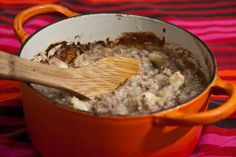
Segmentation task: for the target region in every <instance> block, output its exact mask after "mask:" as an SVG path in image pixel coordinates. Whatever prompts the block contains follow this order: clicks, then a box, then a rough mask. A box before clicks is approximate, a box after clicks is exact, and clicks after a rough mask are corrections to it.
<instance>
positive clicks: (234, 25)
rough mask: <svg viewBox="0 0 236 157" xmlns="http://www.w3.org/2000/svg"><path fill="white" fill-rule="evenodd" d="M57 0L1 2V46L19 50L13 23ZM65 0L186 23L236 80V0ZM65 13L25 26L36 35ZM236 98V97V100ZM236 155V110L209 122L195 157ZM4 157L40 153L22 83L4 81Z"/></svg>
mask: <svg viewBox="0 0 236 157" xmlns="http://www.w3.org/2000/svg"><path fill="white" fill-rule="evenodd" d="M55 1H56V0H48V1H41V0H31V1H30V0H28V1H25V2H23V1H18V0H12V1H10V0H0V50H3V51H7V52H9V53H12V54H17V53H18V51H19V48H20V43H19V41H18V40H17V38H16V36H15V35H14V32H13V28H12V24H13V19H14V17H15V15H16V14H17V13H18V12H20V11H21V10H23V9H25V8H27V7H29V6H31V5H34V4H39V3H40V4H41V3H49V2H50V3H51V2H55ZM58 3H59V4H61V5H63V6H65V7H68V8H70V9H72V10H74V11H77V12H79V13H81V14H90V13H100V12H117V13H127V14H138V15H143V16H148V17H152V18H157V19H161V20H164V21H168V22H171V23H174V24H176V25H178V26H181V27H183V28H185V29H187V30H189V31H190V32H192V33H194V34H195V35H197V36H198V37H199V38H201V39H202V40H203V41H204V42H205V43H206V44H207V45H208V47H209V48H210V49H211V50H212V52H213V54H214V56H215V57H216V60H217V63H218V69H220V75H221V76H222V78H223V79H225V80H230V81H233V82H235V83H236V1H235V0H231V1H230V0H228V1H226V0H218V1H215V0H192V1H189V0H176V1H174V0H173V1H171V0H149V1H145V0H138V1H134V0H133V1H125V0H122V1H118V0H113V2H112V0H106V2H105V1H102V2H101V1H99V0H87V1H85V0H84V1H79V0H78V1H75V0H69V1H65V0H61V1H59V2H58ZM61 18H63V17H61V16H59V15H57V14H55V15H47V16H46V15H45V16H38V17H37V18H34V19H32V20H30V21H29V22H28V23H27V24H26V25H25V29H26V31H27V32H28V33H33V32H34V31H36V30H38V29H39V28H41V27H42V26H45V25H47V24H49V23H52V22H54V21H57V20H58V19H61ZM226 99H227V97H226V96H214V97H212V101H211V102H210V107H209V108H214V107H217V106H218V105H221V104H222V103H223V102H224V101H225V100H226ZM235 101H236V100H235ZM198 156H204V157H209V156H211V157H216V156H221V157H226V156H232V157H235V156H236V113H235V114H233V115H231V116H230V117H229V118H227V119H225V120H222V121H220V122H217V123H214V124H211V125H208V126H205V127H204V129H203V132H202V135H201V139H200V141H199V144H198V146H197V147H196V149H195V151H194V152H193V153H192V155H191V157H198ZM0 157H40V155H39V153H38V152H37V151H36V150H35V149H34V147H33V145H32V144H31V142H30V139H29V137H28V134H27V131H26V128H25V122H24V113H23V109H22V104H21V96H20V93H19V88H18V84H17V82H14V81H7V80H1V81H0Z"/></svg>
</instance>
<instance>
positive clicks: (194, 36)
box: [17, 13, 217, 119]
mask: <svg viewBox="0 0 236 157" xmlns="http://www.w3.org/2000/svg"><path fill="white" fill-rule="evenodd" d="M107 15H109V16H117V17H120V18H122V17H124V16H131V17H134V18H141V19H145V20H150V21H154V22H161V23H164V24H168V25H171V26H173V27H176V28H178V29H181V30H183V31H184V32H186V33H188V34H190V35H191V36H192V37H193V38H194V39H196V40H197V41H198V42H200V43H201V44H202V45H203V46H204V48H206V50H207V52H208V54H209V55H210V58H211V60H212V64H213V70H212V75H211V78H210V80H209V82H208V83H207V84H206V85H205V86H204V88H203V89H202V90H200V91H199V92H198V93H197V94H196V95H195V96H194V97H192V98H191V99H189V100H187V101H186V102H184V103H182V104H178V105H175V106H172V107H169V108H166V109H164V110H161V111H153V112H148V113H143V114H137V115H130V114H126V115H108V114H94V113H92V112H89V111H83V110H79V109H74V108H71V107H67V106H65V105H62V104H60V103H57V102H54V101H52V100H50V99H49V98H47V97H46V96H44V95H43V94H41V93H40V92H38V91H37V90H36V89H34V88H33V87H32V86H31V85H30V83H26V85H27V86H29V87H30V88H31V89H32V90H33V91H35V92H36V93H37V94H38V95H40V96H41V97H43V98H44V99H45V100H47V101H48V102H51V103H53V105H55V106H58V107H59V108H61V109H64V110H67V111H72V112H74V113H75V114H78V113H82V114H84V115H89V116H98V117H104V118H105V117H114V118H122V119H123V118H127V117H133V118H135V117H136V118H138V117H146V116H152V115H157V114H160V113H166V112H170V111H172V110H174V109H177V108H178V109H180V108H182V107H185V106H187V105H189V104H190V102H191V101H193V100H195V99H197V98H198V97H199V96H201V95H203V94H204V93H205V91H206V90H207V89H208V88H210V87H211V85H212V84H213V83H214V81H215V80H216V78H217V77H216V76H217V64H216V61H215V58H214V56H213V53H212V52H211V50H210V49H209V48H208V46H207V45H206V44H205V43H204V42H203V41H202V40H201V39H200V38H199V37H197V36H196V35H195V34H193V33H191V32H189V31H188V30H186V29H184V28H182V27H180V26H177V25H175V24H172V23H169V22H166V21H162V20H159V19H155V18H150V17H145V16H140V15H133V14H123V13H122V14H121V13H95V14H85V15H78V16H73V17H67V18H65V19H60V20H58V21H56V22H53V23H50V24H48V25H46V26H43V27H42V28H40V29H38V30H37V31H35V32H34V33H32V34H31V35H30V36H29V37H28V38H27V39H26V40H25V41H24V42H23V43H22V44H21V47H20V50H19V51H18V54H17V55H18V56H21V52H22V50H23V48H24V46H25V45H26V44H27V42H28V41H29V40H30V39H31V38H32V37H33V36H35V35H36V34H37V33H38V32H40V31H42V30H44V29H46V28H47V27H49V26H53V25H54V24H58V23H60V22H64V21H66V20H70V19H71V18H83V17H86V16H107Z"/></svg>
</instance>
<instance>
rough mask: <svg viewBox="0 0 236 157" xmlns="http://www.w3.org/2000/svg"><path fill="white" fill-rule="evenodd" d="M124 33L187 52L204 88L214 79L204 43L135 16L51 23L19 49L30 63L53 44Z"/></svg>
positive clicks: (88, 17)
mask: <svg viewBox="0 0 236 157" xmlns="http://www.w3.org/2000/svg"><path fill="white" fill-rule="evenodd" d="M124 32H153V33H154V34H156V35H157V36H158V37H160V38H165V41H166V42H167V43H174V44H173V45H175V46H178V47H182V48H184V49H186V50H188V51H190V52H191V53H192V54H193V56H194V57H195V59H196V60H198V61H199V64H200V69H201V71H202V72H203V73H204V75H205V79H206V81H207V85H209V84H210V83H211V82H212V81H213V79H214V77H215V61H214V58H213V56H212V54H211V52H210V51H209V49H208V48H207V47H206V45H204V43H203V42H202V41H201V40H199V39H198V38H197V37H196V36H194V35H192V34H191V33H189V32H187V31H185V30H183V29H181V28H179V27H176V26H174V25H172V24H169V23H166V22H163V21H159V20H155V19H151V18H147V17H141V16H136V15H126V14H91V15H83V16H77V17H72V18H68V19H65V20H61V21H58V22H56V23H53V24H51V25H49V26H47V27H45V28H43V29H41V30H39V31H37V32H36V33H35V34H33V35H32V36H31V37H30V38H29V39H28V40H27V41H26V42H25V43H24V45H23V46H22V48H21V53H20V56H21V57H23V58H27V59H32V58H33V56H35V55H36V54H38V53H39V52H42V51H45V50H46V49H47V48H48V46H49V45H50V44H52V43H56V42H60V41H65V40H66V41H74V40H75V37H76V40H79V41H80V43H82V44H83V43H88V42H93V41H98V40H105V39H106V38H108V37H109V38H110V39H111V40H112V39H115V38H117V37H119V36H120V35H121V34H122V33H124Z"/></svg>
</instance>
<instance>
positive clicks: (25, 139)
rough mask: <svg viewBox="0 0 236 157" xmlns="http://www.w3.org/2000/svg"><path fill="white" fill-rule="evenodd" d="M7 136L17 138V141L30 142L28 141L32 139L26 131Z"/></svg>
mask: <svg viewBox="0 0 236 157" xmlns="http://www.w3.org/2000/svg"><path fill="white" fill-rule="evenodd" d="M7 138H8V139H13V140H16V141H18V142H28V143H30V142H31V140H30V138H29V135H28V133H26V132H23V133H17V134H14V135H11V136H8V137H7Z"/></svg>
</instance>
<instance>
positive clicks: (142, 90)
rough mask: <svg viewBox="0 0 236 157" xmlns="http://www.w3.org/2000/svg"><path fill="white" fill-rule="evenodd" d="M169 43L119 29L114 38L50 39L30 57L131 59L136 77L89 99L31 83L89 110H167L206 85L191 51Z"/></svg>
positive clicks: (49, 60) (76, 64) (72, 63)
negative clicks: (136, 63) (120, 32)
mask: <svg viewBox="0 0 236 157" xmlns="http://www.w3.org/2000/svg"><path fill="white" fill-rule="evenodd" d="M172 46H173V45H171V44H168V43H165V40H164V39H160V38H158V37H157V36H156V35H154V34H153V33H149V32H140V33H124V34H123V35H122V36H121V37H120V38H118V39H116V40H114V41H111V40H109V39H107V40H106V41H97V42H94V43H88V44H81V43H79V42H78V43H75V42H72V43H68V42H65V41H63V42H59V43H55V44H52V45H50V46H49V48H48V49H47V50H46V51H45V52H41V53H39V54H38V55H37V56H35V57H34V58H33V60H34V61H37V62H41V63H44V64H51V65H55V66H58V67H61V68H80V67H85V66H88V65H89V64H91V63H93V62H96V61H98V60H100V59H102V58H104V57H107V56H124V57H132V58H136V59H138V60H140V63H141V67H140V68H141V69H140V75H136V76H133V77H132V78H130V79H129V80H127V81H126V82H125V83H124V84H123V85H121V86H120V87H118V88H117V89H116V90H115V91H113V92H112V93H108V94H105V95H101V96H99V97H96V98H94V99H92V100H82V99H80V98H77V97H75V96H72V95H70V94H68V93H66V92H63V91H61V90H57V89H54V88H49V87H45V86H41V85H35V84H33V87H34V88H36V89H37V90H38V91H39V92H40V93H41V94H43V95H44V96H46V97H48V98H49V99H52V100H54V101H56V102H58V103H60V104H64V105H68V106H71V107H73V108H75V109H79V110H83V111H90V112H92V113H95V114H109V115H127V114H129V115H130V114H132V115H138V114H144V113H150V112H155V111H161V110H164V109H168V108H170V107H173V106H176V105H179V104H181V103H184V102H186V101H187V100H189V99H191V98H192V97H194V96H195V95H196V94H197V93H199V92H200V91H201V90H202V89H203V87H204V86H205V83H206V81H205V79H204V75H203V73H202V72H201V70H200V69H199V63H198V62H197V61H196V60H195V59H194V57H193V56H192V54H191V53H190V52H189V51H187V50H185V49H183V48H180V47H175V48H173V47H172ZM78 88H79V87H78Z"/></svg>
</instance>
